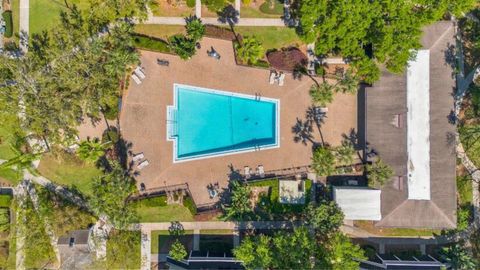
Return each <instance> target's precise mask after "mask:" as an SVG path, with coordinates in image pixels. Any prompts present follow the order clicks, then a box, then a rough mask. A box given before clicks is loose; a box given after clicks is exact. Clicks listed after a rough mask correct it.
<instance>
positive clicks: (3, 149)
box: [0, 125, 15, 159]
mask: <svg viewBox="0 0 480 270" xmlns="http://www.w3.org/2000/svg"><path fill="white" fill-rule="evenodd" d="M14 141H15V138H14V135H13V131H12V130H9V129H8V128H7V127H6V125H5V126H4V125H0V159H11V158H13V157H15V152H14V151H13V150H12V147H11V144H12V143H14Z"/></svg>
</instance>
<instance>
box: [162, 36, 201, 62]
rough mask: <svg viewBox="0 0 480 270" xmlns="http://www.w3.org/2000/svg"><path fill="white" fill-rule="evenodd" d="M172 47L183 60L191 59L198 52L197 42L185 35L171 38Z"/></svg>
mask: <svg viewBox="0 0 480 270" xmlns="http://www.w3.org/2000/svg"><path fill="white" fill-rule="evenodd" d="M169 41H170V47H171V48H172V49H173V50H174V51H175V53H176V54H178V56H180V58H182V59H183V60H187V59H190V58H191V57H192V56H193V55H194V54H195V51H196V47H195V43H196V41H195V40H193V39H191V38H188V37H186V36H184V35H175V36H171V37H170V38H169Z"/></svg>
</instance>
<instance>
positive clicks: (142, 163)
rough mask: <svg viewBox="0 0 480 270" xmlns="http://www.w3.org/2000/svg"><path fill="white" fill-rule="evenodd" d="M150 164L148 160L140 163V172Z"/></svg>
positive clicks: (138, 167)
mask: <svg viewBox="0 0 480 270" xmlns="http://www.w3.org/2000/svg"><path fill="white" fill-rule="evenodd" d="M149 164H150V163H149V162H148V160H146V159H145V160H144V161H142V162H140V164H138V166H137V169H138V170H139V171H140V170H142V169H143V168H145V167H147V166H148V165H149Z"/></svg>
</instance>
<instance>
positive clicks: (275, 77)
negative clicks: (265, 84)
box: [270, 71, 277, 84]
mask: <svg viewBox="0 0 480 270" xmlns="http://www.w3.org/2000/svg"><path fill="white" fill-rule="evenodd" d="M276 79H277V72H276V71H272V72H270V84H274V83H275V80H276Z"/></svg>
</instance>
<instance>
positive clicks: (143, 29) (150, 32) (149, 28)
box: [135, 24, 186, 40]
mask: <svg viewBox="0 0 480 270" xmlns="http://www.w3.org/2000/svg"><path fill="white" fill-rule="evenodd" d="M135 32H136V33H139V34H143V35H147V36H151V37H156V38H161V39H164V40H167V39H168V37H170V36H173V35H176V34H185V33H186V32H185V27H184V26H182V25H159V24H137V25H135Z"/></svg>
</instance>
